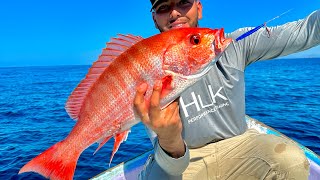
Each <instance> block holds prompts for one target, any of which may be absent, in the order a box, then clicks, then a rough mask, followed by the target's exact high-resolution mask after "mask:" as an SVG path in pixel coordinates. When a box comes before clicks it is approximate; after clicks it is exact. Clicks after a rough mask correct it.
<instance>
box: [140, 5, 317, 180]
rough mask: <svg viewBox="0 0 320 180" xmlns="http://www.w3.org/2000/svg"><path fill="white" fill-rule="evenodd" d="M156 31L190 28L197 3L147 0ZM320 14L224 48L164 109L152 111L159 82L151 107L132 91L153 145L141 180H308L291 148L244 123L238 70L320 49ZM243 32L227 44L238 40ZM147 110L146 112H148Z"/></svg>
mask: <svg viewBox="0 0 320 180" xmlns="http://www.w3.org/2000/svg"><path fill="white" fill-rule="evenodd" d="M150 1H151V4H152V11H153V12H152V17H153V21H154V24H155V26H156V28H157V29H159V31H160V32H164V31H168V30H170V29H174V28H182V27H197V26H198V20H200V19H201V18H202V4H201V2H200V1H199V0H150ZM319 17H320V11H316V12H314V13H312V14H311V15H309V16H308V17H306V18H305V19H303V20H300V21H296V22H291V23H287V24H285V25H282V26H278V27H275V28H270V31H271V34H272V35H274V36H277V38H269V37H268V35H266V34H265V30H260V31H258V32H256V33H254V34H252V35H251V36H249V37H247V38H246V39H245V40H243V41H240V42H238V43H231V44H230V45H229V47H228V48H227V50H226V51H225V53H224V54H223V56H222V57H221V58H220V59H219V61H218V62H217V63H216V66H215V67H213V68H212V69H211V70H210V71H209V72H208V74H207V75H206V76H205V77H203V78H202V80H200V81H199V82H197V83H196V84H195V85H193V86H192V87H191V88H189V89H188V90H187V91H185V92H184V93H183V94H182V95H181V97H180V98H179V103H178V101H175V102H173V103H172V104H170V105H169V106H168V107H167V108H165V109H163V110H161V109H160V107H159V101H160V92H161V87H162V86H161V82H160V81H159V82H157V83H155V85H154V87H153V94H152V97H151V101H150V106H149V105H148V104H146V102H145V101H144V93H145V92H146V90H147V88H148V85H147V84H142V85H141V86H140V87H139V88H138V89H137V92H136V97H135V100H134V104H135V108H136V110H137V112H138V114H139V116H140V117H141V120H142V122H143V123H144V124H145V125H146V127H147V130H148V134H149V137H150V139H151V141H152V142H153V145H154V152H155V153H154V155H153V156H151V157H150V158H149V159H148V161H147V164H146V166H145V168H144V170H143V171H142V172H141V174H140V176H139V178H140V179H182V178H183V179H307V178H308V175H309V164H308V161H307V159H306V157H305V155H304V153H303V152H302V151H301V150H300V149H299V147H297V146H296V145H295V144H293V143H292V142H289V141H288V140H286V139H284V138H281V137H276V136H273V135H265V134H263V135H262V134H259V133H258V132H256V131H255V130H250V129H248V128H247V125H246V122H245V100H244V98H245V94H244V87H245V85H244V70H245V68H246V67H247V66H248V65H249V64H251V63H253V62H255V61H258V60H261V59H273V58H276V57H279V56H284V55H287V54H291V53H294V52H298V51H302V50H305V49H308V48H310V47H313V46H316V45H318V44H319V43H320V36H319V32H320V20H319ZM248 30H249V29H240V30H237V31H235V32H233V33H231V34H227V36H228V37H231V38H233V39H235V38H237V37H238V36H240V35H241V34H243V33H244V32H246V31H248ZM147 107H149V108H147Z"/></svg>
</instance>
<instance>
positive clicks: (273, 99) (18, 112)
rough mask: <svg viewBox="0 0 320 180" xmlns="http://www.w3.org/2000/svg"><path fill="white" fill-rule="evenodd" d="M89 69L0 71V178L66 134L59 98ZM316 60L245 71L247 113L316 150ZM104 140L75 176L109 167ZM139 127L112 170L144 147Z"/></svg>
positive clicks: (319, 109) (319, 138)
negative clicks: (101, 146)
mask: <svg viewBox="0 0 320 180" xmlns="http://www.w3.org/2000/svg"><path fill="white" fill-rule="evenodd" d="M89 67H90V66H48V67H8V68H6V67H3V68H0V122H1V125H0V159H1V163H0V179H11V178H16V176H15V175H16V174H17V173H18V171H19V169H20V168H21V167H22V166H23V165H24V164H25V163H27V162H28V161H29V160H31V159H32V158H33V157H35V156H36V155H38V154H39V153H41V152H43V151H44V150H45V149H47V148H48V147H50V146H51V145H53V144H55V143H56V142H58V141H60V140H62V139H63V138H65V137H66V136H67V134H68V133H69V131H70V130H71V129H72V127H73V126H74V124H75V122H74V121H73V120H72V119H70V118H69V116H68V115H67V113H66V111H65V109H64V105H65V102H66V100H67V98H68V96H69V95H70V93H71V92H72V90H73V89H74V88H75V87H76V86H77V84H78V83H79V81H80V80H81V79H82V78H83V77H84V76H85V74H86V73H87V71H88V68H89ZM319 96H320V59H311V58H310V59H280V60H271V61H262V62H258V63H254V64H252V65H250V66H249V67H248V68H247V70H246V113H247V114H248V115H250V116H251V117H253V118H256V119H258V120H260V121H262V122H264V123H266V124H267V125H269V126H271V127H273V128H275V129H277V130H278V131H280V132H282V133H284V134H285V135H287V136H289V137H291V138H292V139H294V140H296V141H297V142H299V143H301V144H302V145H304V146H306V147H308V148H310V149H311V150H313V151H314V152H316V153H317V154H320V128H319V127H320V98H319ZM112 147H113V139H112V140H110V142H108V143H107V144H106V145H105V146H104V147H103V148H102V149H101V150H100V151H99V152H98V153H97V154H95V155H93V152H94V151H95V149H96V148H97V144H94V145H92V146H91V147H90V148H88V149H86V150H85V151H84V152H83V154H82V155H81V156H80V159H79V161H78V164H77V169H76V172H75V179H88V178H90V177H93V176H95V175H97V174H99V173H101V172H102V171H104V170H106V169H108V168H109V165H108V163H109V159H110V154H111V150H112ZM151 148H152V146H151V143H150V141H149V139H148V137H147V135H146V132H145V130H144V127H143V126H142V125H141V124H138V125H136V126H134V127H133V128H132V132H131V133H130V134H129V137H128V140H127V141H126V142H125V143H123V144H122V145H121V146H120V149H119V151H118V152H117V154H116V155H115V157H114V159H113V162H112V164H111V167H112V166H114V165H116V164H118V163H120V162H123V161H127V160H129V159H131V158H133V157H135V156H137V155H139V154H141V153H143V152H144V151H146V150H149V149H151Z"/></svg>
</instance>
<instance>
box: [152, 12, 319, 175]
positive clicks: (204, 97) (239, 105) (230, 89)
mask: <svg viewBox="0 0 320 180" xmlns="http://www.w3.org/2000/svg"><path fill="white" fill-rule="evenodd" d="M250 29H252V28H242V29H239V30H237V31H235V32H232V33H230V34H227V35H226V36H227V37H231V38H233V39H236V38H237V37H239V36H240V35H241V34H243V33H245V32H247V31H249V30H250ZM270 31H271V36H270V37H269V36H268V33H267V31H266V30H265V29H260V30H259V31H257V32H255V33H254V34H252V35H250V36H248V37H246V38H245V39H243V40H240V41H238V42H235V41H234V42H232V43H231V44H230V45H229V47H228V48H227V50H226V51H225V52H224V54H223V56H222V57H221V58H220V59H219V60H218V62H217V63H216V65H215V66H214V67H213V68H212V69H211V70H210V71H209V72H208V74H206V75H205V77H203V78H202V79H201V80H200V81H198V82H197V83H196V84H194V85H193V86H192V87H190V88H189V89H187V90H186V91H185V92H183V94H182V95H181V97H180V99H179V108H180V117H181V120H182V124H183V132H182V136H183V138H184V140H185V143H186V145H187V148H186V152H185V155H184V156H182V157H181V158H178V159H175V158H172V157H170V156H168V155H167V154H166V153H165V152H164V151H163V150H162V148H161V147H160V146H159V144H158V141H157V138H156V134H155V133H154V132H152V131H151V130H150V129H148V128H147V131H148V135H149V137H150V139H151V141H152V142H153V145H154V148H155V159H156V161H157V163H158V164H159V166H160V167H162V168H163V170H164V171H166V172H167V173H168V174H171V175H180V174H182V173H183V171H184V170H185V169H186V168H187V166H188V164H189V159H190V158H189V148H197V147H201V146H203V145H205V144H207V143H210V142H215V141H219V140H222V139H227V138H231V137H234V136H237V135H240V134H242V133H244V132H245V131H246V129H247V125H246V122H245V82H244V70H245V68H246V67H247V66H248V65H249V64H251V63H253V62H256V61H259V60H266V59H273V58H276V57H280V56H285V55H288V54H291V53H295V52H299V51H303V50H306V49H309V48H311V47H314V46H316V45H318V44H320V10H318V11H315V12H313V13H311V14H310V15H309V16H308V17H306V18H305V19H302V20H299V21H295V22H290V23H286V24H284V25H281V26H276V27H272V28H270Z"/></svg>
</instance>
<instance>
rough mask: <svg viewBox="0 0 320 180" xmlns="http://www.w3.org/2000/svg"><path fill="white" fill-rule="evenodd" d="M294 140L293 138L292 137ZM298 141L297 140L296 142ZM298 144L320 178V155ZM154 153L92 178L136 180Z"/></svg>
mask: <svg viewBox="0 0 320 180" xmlns="http://www.w3.org/2000/svg"><path fill="white" fill-rule="evenodd" d="M246 122H247V125H248V128H253V129H256V130H257V131H258V132H259V133H262V134H273V135H276V136H282V137H285V138H287V139H290V138H289V137H287V136H285V135H284V134H282V133H280V132H278V131H277V130H275V129H273V128H271V127H269V126H267V125H265V124H264V123H262V122H259V121H258V120H256V119H254V118H252V117H250V116H246ZM290 140H291V141H293V140H292V139H290ZM294 142H295V141H294ZM295 143H297V142H295ZM297 144H298V146H299V147H300V148H301V149H302V150H303V152H304V153H305V155H306V157H307V158H308V161H309V163H310V174H309V178H308V180H320V157H319V155H317V154H316V153H314V152H313V151H311V150H310V149H308V148H307V147H305V146H303V145H301V144H299V143H297ZM152 153H153V149H151V150H148V151H146V152H144V153H143V154H141V155H139V156H137V157H135V158H133V159H131V160H129V161H126V162H122V163H120V164H118V165H116V166H114V167H112V168H110V169H108V170H106V171H104V172H102V173H100V174H98V175H97V176H95V177H93V178H91V180H105V179H108V180H109V179H110V180H136V179H138V174H139V173H140V172H141V170H142V169H143V168H144V165H145V162H146V161H147V159H148V157H149V155H150V154H152Z"/></svg>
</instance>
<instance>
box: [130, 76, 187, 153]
mask: <svg viewBox="0 0 320 180" xmlns="http://www.w3.org/2000/svg"><path fill="white" fill-rule="evenodd" d="M147 89H148V85H147V84H146V83H143V84H141V85H140V86H139V87H138V88H137V92H136V96H135V98H134V107H135V108H136V110H137V113H138V115H139V116H140V119H141V121H142V122H143V123H144V124H145V125H146V126H148V127H149V128H150V129H152V130H153V131H154V132H155V133H156V134H157V135H158V140H159V144H160V146H161V147H162V149H163V150H165V151H166V152H167V153H168V154H169V155H170V156H171V157H173V158H179V157H182V156H183V155H184V153H185V146H184V142H183V139H182V136H181V132H182V123H181V119H180V116H179V105H178V102H177V101H174V102H173V103H171V104H170V105H168V107H166V108H165V109H163V110H161V108H160V95H161V90H162V83H161V81H157V82H156V83H155V85H154V87H153V92H152V95H151V98H150V103H149V104H148V103H147V102H146V101H145V97H144V94H145V93H146V91H147Z"/></svg>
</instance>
